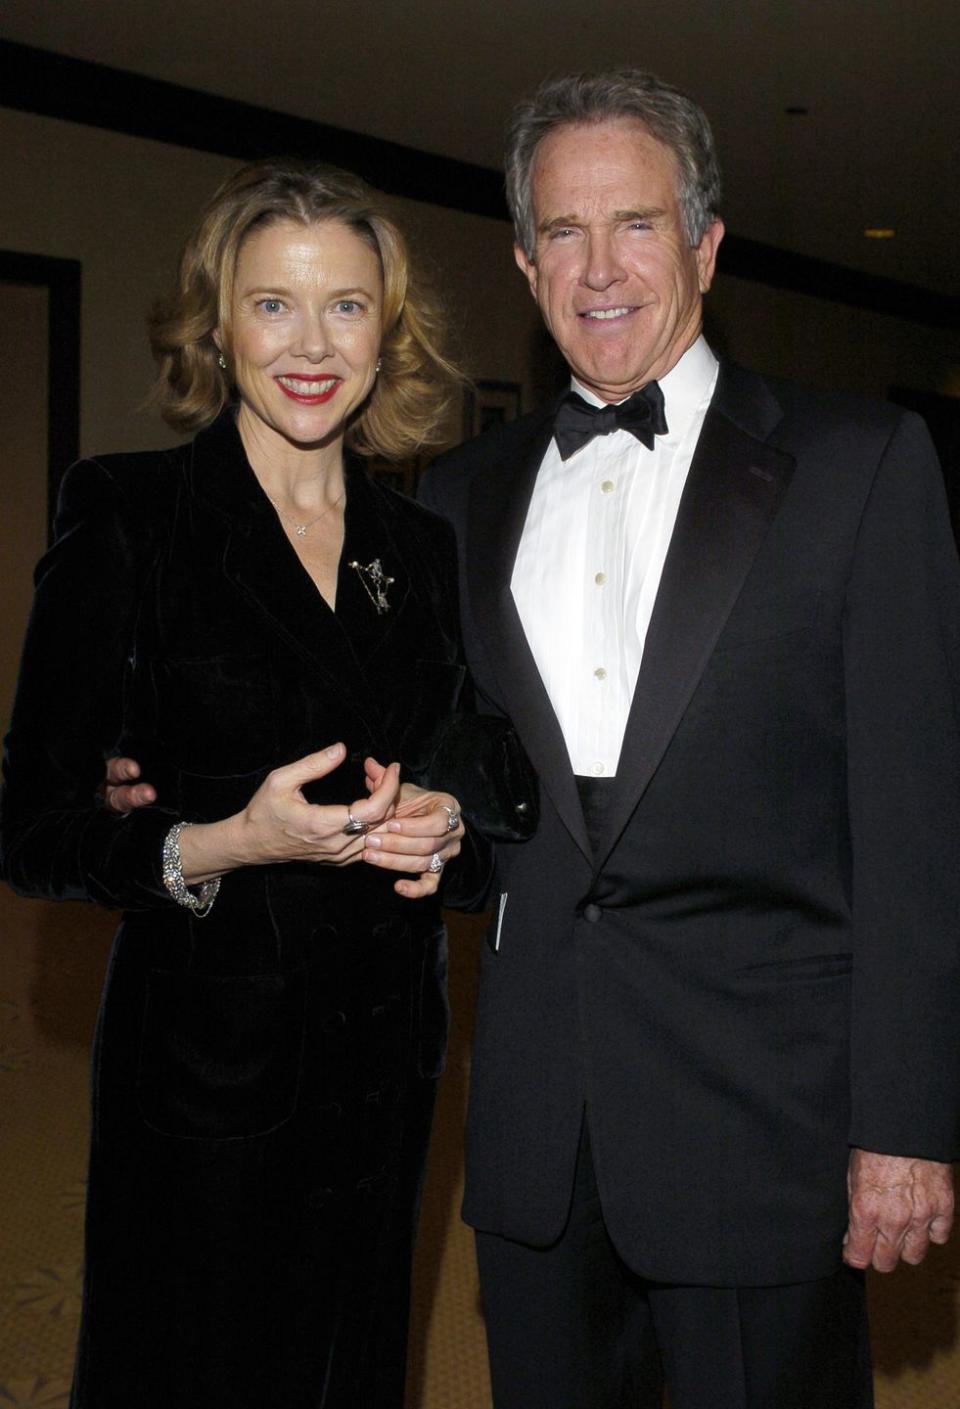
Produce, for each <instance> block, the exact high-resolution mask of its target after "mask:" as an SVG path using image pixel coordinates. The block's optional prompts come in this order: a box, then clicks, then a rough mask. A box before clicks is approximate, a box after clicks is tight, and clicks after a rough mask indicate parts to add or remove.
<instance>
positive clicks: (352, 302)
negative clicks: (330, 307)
mask: <svg viewBox="0 0 960 1409" xmlns="http://www.w3.org/2000/svg"><path fill="white" fill-rule="evenodd" d="M362 311H363V309H362V306H361V305H360V304H359V303H358V302H357V300H356V299H355V298H341V299H338V300H337V312H338V313H348V314H351V313H361V312H362Z"/></svg>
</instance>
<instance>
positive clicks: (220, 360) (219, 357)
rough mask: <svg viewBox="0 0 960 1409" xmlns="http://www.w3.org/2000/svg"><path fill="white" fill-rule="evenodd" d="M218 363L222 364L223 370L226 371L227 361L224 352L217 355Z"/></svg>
mask: <svg viewBox="0 0 960 1409" xmlns="http://www.w3.org/2000/svg"><path fill="white" fill-rule="evenodd" d="M217 361H218V362H219V363H220V366H221V367H222V368H223V370H224V371H226V370H227V359H226V358H225V357H224V355H223V353H222V352H221V353H218V354H217Z"/></svg>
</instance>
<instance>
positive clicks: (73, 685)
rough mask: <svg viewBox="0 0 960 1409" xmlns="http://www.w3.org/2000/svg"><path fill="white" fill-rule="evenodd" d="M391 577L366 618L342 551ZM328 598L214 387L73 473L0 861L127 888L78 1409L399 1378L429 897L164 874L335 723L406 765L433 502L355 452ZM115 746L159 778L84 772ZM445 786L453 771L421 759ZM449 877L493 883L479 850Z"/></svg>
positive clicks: (101, 1087)
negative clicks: (203, 885)
mask: <svg viewBox="0 0 960 1409" xmlns="http://www.w3.org/2000/svg"><path fill="white" fill-rule="evenodd" d="M375 559H379V560H380V563H381V565H382V568H383V571H384V573H385V574H386V575H387V576H389V577H391V578H392V579H393V581H392V583H391V584H390V586H389V589H388V601H389V608H388V610H386V611H384V612H382V613H378V612H377V611H376V608H375V606H374V604H373V603H372V602H371V599H370V597H369V595H368V594H367V592H366V591H365V589H364V586H363V583H362V581H361V580H360V578H359V576H358V574H357V572H356V570H355V569H353V568H351V567H350V566H349V564H350V563H351V562H358V563H360V564H363V565H366V564H368V563H371V562H372V561H373V560H375ZM342 563H343V566H342V567H341V571H340V578H339V582H338V590H337V607H336V613H334V612H332V611H331V610H330V609H329V608H328V606H327V605H326V603H325V602H324V601H323V599H322V598H321V596H320V595H319V594H318V592H317V591H316V589H315V587H314V586H313V583H312V582H311V581H310V579H309V577H308V575H307V574H306V573H305V572H304V570H303V568H302V566H301V564H300V562H299V560H298V559H297V556H296V554H295V552H294V551H293V549H292V548H291V546H290V544H289V542H288V541H287V538H286V536H285V534H284V532H283V530H282V528H281V526H280V524H279V523H278V521H277V517H276V515H275V513H274V512H273V510H272V508H271V506H270V504H269V502H268V500H267V499H266V498H265V496H264V495H263V493H262V491H261V490H260V487H259V485H258V483H257V481H256V479H255V477H254V475H253V473H252V471H251V470H250V467H249V465H248V464H247V461H246V457H245V455H244V454H243V451H242V447H241V444H240V440H239V437H238V435H237V432H236V428H235V426H234V423H233V420H232V417H231V416H229V415H227V416H225V417H224V418H223V419H221V420H220V421H219V422H217V424H216V425H214V426H213V427H212V428H211V429H210V430H208V431H206V432H204V433H203V434H201V435H200V436H198V437H197V438H196V440H195V441H194V442H193V443H192V444H190V445H185V446H182V447H180V448H178V449H175V450H171V451H168V452H165V453H156V454H154V453H151V454H138V455H114V456H109V457H107V458H105V459H103V460H99V461H94V460H91V461H87V462H84V463H81V464H79V465H77V466H75V467H74V468H73V470H71V472H70V473H69V475H68V476H67V479H66V481H65V485H64V491H63V496H62V501H61V505H60V511H59V515H58V521H57V541H56V543H55V545H54V547H53V548H52V549H51V550H50V551H49V552H48V553H47V555H46V556H45V557H44V559H43V560H42V561H41V563H40V566H39V568H38V571H37V594H36V600H35V605H34V610H33V614H32V618H31V622H30V627H29V631H28V636H27V642H26V647H25V653H24V659H23V667H22V671H21V679H20V686H19V691H18V695H17V701H16V706H15V710H14V716H13V724H12V728H11V731H10V735H9V738H8V741H7V754H6V758H5V762H4V778H5V783H4V794H3V806H2V845H3V873H4V876H5V878H6V879H7V880H8V881H10V882H11V883H12V884H13V885H14V887H15V888H16V889H17V890H19V891H20V892H22V893H24V894H29V895H43V896H50V897H53V898H59V899H68V898H88V899H91V900H96V901H100V902H102V903H104V904H107V905H111V906H120V907H123V908H124V909H125V910H126V912H127V913H126V915H125V918H124V922H123V924H122V925H121V927H120V930H119V932H118V936H117V941H116V944H115V946H114V951H113V955H112V958H111V962H110V969H109V974H108V978H107V984H106V989H105V995H104V1001H103V1005H102V1008H101V1013H100V1020H99V1023H98V1028H97V1040H96V1044H95V1050H94V1070H93V1088H94V1119H93V1126H92V1143H91V1161H90V1180H89V1198H88V1212H87V1243H86V1252H87V1255H86V1266H87V1272H86V1284H85V1297H84V1312H83V1321H82V1326H81V1332H80V1346H79V1352H78V1357H77V1372H76V1380H75V1385H74V1394H73V1399H72V1401H71V1404H72V1409H129V1406H130V1405H132V1404H136V1405H138V1406H139V1409H168V1406H170V1405H172V1404H183V1405H187V1404H200V1403H202V1404H203V1405H204V1406H205V1409H253V1406H255V1405H260V1404H265V1403H276V1404H289V1405H295V1404H305V1403H307V1402H310V1403H317V1404H318V1405H319V1404H320V1403H321V1402H322V1403H323V1405H324V1406H326V1409H331V1407H332V1406H336V1409H346V1407H347V1406H349V1409H366V1407H367V1406H370V1409H393V1406H399V1405H400V1404H401V1403H402V1397H403V1359H404V1346H405V1343H406V1313H405V1308H406V1302H407V1295H408V1285H409V1256H410V1241H411V1237H412V1230H413V1226H414V1211H415V1207H416V1202H417V1197H418V1190H419V1187H420V1181H421V1177H422V1168H423V1160H424V1157H425V1153H426V1143H427V1136H428V1132H429V1115H430V1108H431V1104H432V1099H433V1086H434V1082H433V1080H432V1078H433V1077H435V1076H436V1075H437V1074H438V1072H439V1070H440V1068H441V1065H442V1060H443V1050H444V1045H445V1037H446V1019H447V1007H446V996H445V977H446V967H445V966H446V941H445V936H444V932H443V927H442V924H441V922H440V914H439V908H440V901H439V897H433V898H431V899H430V900H426V901H412V902H411V901H405V900H403V899H402V898H401V897H400V896H398V895H396V893H395V892H394V890H393V882H394V880H395V878H396V873H394V872H388V871H378V870H377V869H376V868H375V867H372V866H365V865H363V864H357V865H353V866H349V867H345V868H337V867H326V866H318V865H309V864H306V863H304V864H297V863H288V864H285V865H282V866H281V865H275V866H257V867H248V868H245V869H242V870H239V871H234V872H232V873H231V874H230V875H228V876H226V877H225V879H224V881H223V885H222V887H221V891H220V895H219V897H218V899H217V902H216V904H215V906H214V908H213V910H212V911H211V912H210V914H209V916H207V917H206V918H203V919H200V920H198V919H197V918H196V917H195V916H194V915H192V914H191V912H189V911H188V910H186V909H184V908H182V907H180V906H178V905H176V904H174V903H173V901H172V900H171V899H170V898H169V896H168V895H167V893H166V891H165V889H164V887H163V884H162V879H161V865H160V859H161V848H162V840H163V837H164V835H165V833H166V832H167V830H168V829H169V827H170V825H171V823H172V822H173V821H174V820H175V819H177V818H185V819H187V820H199V821H203V820H207V819H211V820H212V819H216V818H219V817H223V816H226V815H229V814H231V813H233V812H235V811H237V810H238V809H239V808H241V807H243V806H244V804H245V803H246V802H247V800H248V799H249V797H250V795H251V794H252V792H253V791H254V789H255V788H256V787H257V785H258V784H259V782H260V781H261V780H262V778H263V777H264V776H265V774H266V773H268V772H269V771H270V770H271V769H272V768H274V767H276V766H277V765H278V764H281V763H285V762H291V761H293V760H294V759H297V758H299V757H301V756H303V755H305V754H307V753H309V752H312V751H315V750H317V749H319V748H322V747H323V746H324V745H326V744H329V743H332V742H333V741H335V740H337V739H342V740H344V741H345V743H346V745H347V748H348V751H349V758H348V761H347V762H346V763H344V764H343V765H342V766H341V767H340V768H339V769H337V770H336V772H335V773H334V774H333V775H331V776H330V777H329V778H327V779H325V780H323V782H322V784H317V785H315V786H314V787H313V795H314V797H315V798H316V800H329V801H338V802H348V801H352V800H354V799H356V798H357V797H359V796H362V795H363V793H364V784H363V777H362V759H363V757H364V755H365V754H367V753H368V752H369V753H373V754H374V755H375V756H376V757H377V758H379V759H380V760H381V761H383V762H387V761H390V760H393V759H399V760H400V762H401V764H407V763H408V762H409V761H410V760H414V761H416V760H417V759H419V758H420V757H421V756H422V755H423V753H424V751H425V741H427V740H429V738H430V737H431V735H432V734H433V732H434V730H435V729H436V728H437V727H438V725H440V724H442V722H443V720H444V719H445V718H447V717H449V712H450V711H451V710H452V709H453V708H454V705H455V703H456V701H457V696H458V692H459V689H460V685H461V681H462V677H463V673H464V672H463V666H462V663H461V658H460V645H459V635H458V623H457V589H456V562H455V554H454V544H453V535H452V531H451V530H450V528H449V527H448V526H447V525H446V524H445V523H444V522H443V521H442V520H441V519H439V518H438V517H436V516H435V515H434V514H432V513H430V512H429V511H428V510H426V509H423V508H421V507H420V506H418V505H416V504H414V503H412V502H411V501H409V500H406V499H404V498H402V497H401V496H398V495H396V494H394V493H393V492H392V491H390V490H388V489H385V488H383V487H382V486H380V485H378V484H377V483H376V482H375V481H374V480H372V479H370V478H368V477H367V475H366V474H365V473H364V471H363V470H362V469H361V468H360V467H359V466H357V465H350V466H349V467H348V485H347V503H346V525H345V545H344V552H343V558H342ZM117 752H120V753H126V754H131V755H133V756H134V757H135V758H137V759H139V761H140V762H141V764H142V766H143V776H144V777H145V778H148V779H149V780H150V781H151V782H153V783H155V784H156V787H157V791H158V797H159V802H158V805H157V806H154V807H148V808H144V809H142V810H140V811H138V812H136V813H134V814H132V815H130V816H128V817H125V818H120V817H117V816H115V815H113V814H112V813H111V812H109V811H108V810H107V809H106V808H105V807H104V806H103V805H102V804H101V803H100V802H99V800H98V799H97V796H96V794H97V789H98V786H99V784H100V781H101V778H102V776H103V771H104V759H105V758H106V757H107V756H109V755H110V754H113V753H117ZM436 781H437V782H438V783H439V782H440V780H436ZM444 880H445V882H446V885H447V887H448V888H449V890H448V893H447V895H446V896H445V898H448V899H450V900H452V901H454V902H456V901H465V902H467V901H471V900H473V899H475V898H477V897H478V896H479V895H480V894H481V892H482V891H483V888H484V885H485V882H486V862H485V860H484V856H483V855H482V854H481V850H480V848H479V845H477V846H474V845H472V844H470V845H467V846H466V848H465V852H464V853H463V854H462V856H461V857H460V858H459V859H458V861H457V862H456V863H452V864H451V865H450V866H449V867H448V868H447V873H446V874H445V876H444Z"/></svg>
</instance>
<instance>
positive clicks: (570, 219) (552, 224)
mask: <svg viewBox="0 0 960 1409" xmlns="http://www.w3.org/2000/svg"><path fill="white" fill-rule="evenodd" d="M580 224H582V221H581V220H580V219H579V218H578V217H577V216H576V215H555V216H552V217H551V219H550V220H544V221H542V222H541V223H540V224H539V225H538V226H537V230H538V232H539V233H540V234H541V235H545V234H546V233H547V231H548V230H564V229H566V228H567V226H568V225H580Z"/></svg>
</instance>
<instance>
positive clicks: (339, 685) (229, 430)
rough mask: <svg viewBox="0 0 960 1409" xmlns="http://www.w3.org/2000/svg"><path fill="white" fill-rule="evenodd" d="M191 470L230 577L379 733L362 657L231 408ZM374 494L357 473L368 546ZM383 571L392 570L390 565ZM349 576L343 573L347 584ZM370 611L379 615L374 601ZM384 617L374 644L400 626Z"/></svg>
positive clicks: (354, 508) (200, 444)
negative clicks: (217, 530)
mask: <svg viewBox="0 0 960 1409" xmlns="http://www.w3.org/2000/svg"><path fill="white" fill-rule="evenodd" d="M192 470H193V477H194V491H195V494H196V496H197V498H198V499H199V500H201V501H202V502H203V503H204V504H205V505H206V506H207V508H209V509H212V510H214V512H215V513H216V514H217V516H218V517H219V518H220V519H221V520H222V521H223V524H224V533H225V540H224V551H223V571H224V576H225V577H226V579H227V581H228V582H230V583H231V584H232V586H233V587H234V588H235V589H236V590H237V591H238V592H239V593H240V594H241V595H242V596H243V597H244V598H245V599H246V600H247V602H248V604H249V605H250V606H252V607H253V608H254V609H255V610H256V611H258V612H259V613H261V614H262V615H263V616H264V617H265V618H266V619H267V621H268V623H269V627H270V632H271V634H272V635H274V636H275V637H277V638H278V639H280V640H282V641H284V642H285V643H286V645H287V646H288V647H289V648H290V649H291V650H293V651H294V652H296V653H297V655H299V656H300V657H301V658H302V659H303V660H304V661H305V662H306V664H307V666H308V668H309V669H310V671H311V672H312V673H313V674H314V675H315V676H316V677H317V678H318V680H320V681H322V682H324V683H326V684H329V685H331V686H332V687H333V688H335V689H336V690H337V691H338V692H339V693H340V694H341V695H345V696H347V697H348V698H349V699H351V701H352V704H353V707H354V708H355V710H356V713H357V714H358V716H359V717H360V718H361V719H364V721H365V722H366V723H367V725H368V727H369V729H370V731H371V733H375V732H376V730H375V728H374V725H375V722H376V721H375V720H373V719H370V718H368V716H367V710H366V704H365V700H366V697H367V691H366V689H365V684H364V679H363V673H362V669H361V665H360V662H359V661H358V660H357V657H356V655H355V654H354V650H353V647H352V645H351V643H350V640H349V639H348V637H347V635H346V633H345V632H344V631H343V630H341V628H340V625H339V623H338V621H337V619H336V617H335V616H334V614H333V612H331V610H330V608H329V607H328V605H327V603H326V602H325V601H324V600H323V598H322V597H321V596H320V593H319V592H318V591H317V589H316V587H315V586H314V585H313V583H312V582H311V580H310V577H309V575H308V574H307V572H306V571H305V570H304V568H303V566H302V564H301V563H300V561H299V560H298V558H297V555H296V552H295V551H294V549H293V547H292V546H291V544H290V542H289V541H288V539H287V536H286V534H285V533H284V531H283V528H282V526H281V525H280V522H279V520H278V519H277V516H276V514H275V513H274V511H273V509H272V507H271V505H270V502H269V500H268V499H267V497H266V495H265V494H264V493H263V490H262V489H261V488H260V485H259V483H258V481H257V478H256V476H255V475H254V473H253V471H252V470H251V468H250V465H249V463H248V461H247V458H246V455H245V454H244V451H243V447H242V444H241V442H240V437H239V435H238V433H237V430H236V426H235V424H234V421H233V416H232V413H230V412H226V413H224V415H222V416H221V417H220V418H219V420H218V421H216V422H215V423H214V425H213V426H211V427H210V428H209V430H207V431H205V432H203V433H202V434H201V435H200V436H198V437H197V439H196V442H195V448H194V459H193V466H192ZM355 481H356V483H355ZM368 497H369V487H368V486H367V485H366V484H365V483H364V482H363V473H362V472H361V471H359V470H357V471H353V472H352V473H351V474H350V477H349V479H348V498H349V499H352V500H354V503H352V504H351V508H350V510H349V511H348V523H349V522H350V521H351V519H354V518H357V517H359V519H360V521H361V524H362V528H361V529H360V530H359V541H360V542H362V543H371V542H374V541H378V542H379V540H378V539H377V536H376V534H375V532H374V530H373V529H372V528H371V526H370V525H369V513H370V511H369V506H368V505H367V499H368ZM387 542H389V543H390V545H391V553H392V543H393V540H392V538H390V539H389V540H388V539H387V538H386V535H384V545H386V543H387ZM362 561H364V562H366V561H367V560H366V559H365V558H363V559H362ZM384 570H385V571H387V572H390V569H389V568H388V567H387V565H386V564H384ZM390 575H391V576H397V577H398V578H399V576H400V574H394V573H390ZM403 576H404V580H405V574H403ZM343 577H344V572H343V571H341V585H342V583H343ZM339 590H340V588H339V587H338V591H339ZM358 590H359V589H358ZM405 595H406V593H405V590H404V585H403V583H400V582H399V581H398V583H397V584H395V585H394V586H393V587H391V588H390V589H389V600H390V602H391V607H392V608H394V609H395V608H396V605H397V604H402V601H403V599H404V598H405ZM370 612H371V616H372V615H373V614H374V608H373V606H372V604H371V605H370ZM384 615H385V616H386V617H388V618H391V619H390V620H388V621H387V622H386V624H384V625H381V624H380V623H379V622H378V623H377V624H375V625H374V626H373V632H374V641H373V646H374V648H375V645H376V639H377V633H380V634H381V635H382V634H383V633H384V632H386V631H390V630H392V629H393V628H394V620H393V618H392V615H391V613H390V612H388V613H385V614H384ZM380 620H381V621H382V618H381V619H380Z"/></svg>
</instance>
